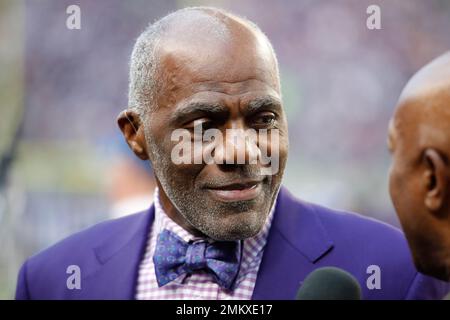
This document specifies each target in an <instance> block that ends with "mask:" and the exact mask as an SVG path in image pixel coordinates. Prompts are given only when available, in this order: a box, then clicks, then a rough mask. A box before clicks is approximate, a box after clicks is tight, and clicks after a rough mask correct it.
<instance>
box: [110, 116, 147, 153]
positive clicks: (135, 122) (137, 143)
mask: <svg viewBox="0 0 450 320" xmlns="http://www.w3.org/2000/svg"><path fill="white" fill-rule="evenodd" d="M117 124H118V125H119V128H120V130H121V131H122V133H123V136H124V137H125V140H126V141H127V143H128V146H129V147H130V148H131V150H133V152H134V154H135V155H137V156H138V157H139V158H140V159H141V160H148V153H147V145H146V141H145V134H144V127H143V125H142V122H141V119H140V116H139V114H137V113H136V112H134V111H131V110H124V111H122V112H121V113H120V114H119V116H118V117H117Z"/></svg>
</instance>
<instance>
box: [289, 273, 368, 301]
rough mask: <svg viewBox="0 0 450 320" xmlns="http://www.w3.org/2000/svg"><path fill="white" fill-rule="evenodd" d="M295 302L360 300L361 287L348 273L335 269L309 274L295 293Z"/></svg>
mask: <svg viewBox="0 0 450 320" xmlns="http://www.w3.org/2000/svg"><path fill="white" fill-rule="evenodd" d="M296 299H297V300H361V287H360V286H359V283H358V280H356V279H355V277H353V276H352V275H351V274H350V273H348V272H347V271H344V270H342V269H339V268H335V267H324V268H319V269H316V270H314V271H313V272H311V273H310V274H309V275H308V276H307V277H306V278H305V280H304V281H303V284H302V286H301V287H300V289H299V290H298V292H297V296H296Z"/></svg>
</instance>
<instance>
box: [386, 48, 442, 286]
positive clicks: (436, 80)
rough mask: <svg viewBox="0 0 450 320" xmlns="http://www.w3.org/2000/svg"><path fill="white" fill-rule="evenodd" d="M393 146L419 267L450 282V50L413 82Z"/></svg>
mask: <svg viewBox="0 0 450 320" xmlns="http://www.w3.org/2000/svg"><path fill="white" fill-rule="evenodd" d="M388 144H389V148H390V150H391V152H392V154H393V163H392V166H391V172H390V193H391V197H392V201H393V203H394V206H395V208H396V211H397V214H398V216H399V219H400V222H401V224H402V227H403V229H404V231H405V234H406V237H407V239H408V242H409V244H410V246H411V249H412V252H413V256H414V260H415V262H416V265H417V267H418V268H419V270H421V271H423V272H424V273H427V274H431V275H434V276H436V277H439V278H441V279H444V280H450V162H449V159H450V52H449V53H446V54H444V55H442V56H440V57H439V58H437V59H435V60H433V61H432V62H430V63H429V64H428V65H426V66H425V67H423V68H422V69H421V70H420V71H419V72H417V73H416V74H415V75H414V76H413V77H412V78H411V80H410V81H409V82H408V84H407V85H406V87H405V89H404V90H403V92H402V94H401V95H400V98H399V101H398V104H397V108H396V110H395V114H394V117H393V119H392V120H391V123H390V126H389V138H388Z"/></svg>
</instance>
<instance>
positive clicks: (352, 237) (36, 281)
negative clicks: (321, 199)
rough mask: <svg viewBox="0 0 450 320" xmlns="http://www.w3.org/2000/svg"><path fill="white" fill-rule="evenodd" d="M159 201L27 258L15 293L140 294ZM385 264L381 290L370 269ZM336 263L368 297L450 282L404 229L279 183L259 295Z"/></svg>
mask: <svg viewBox="0 0 450 320" xmlns="http://www.w3.org/2000/svg"><path fill="white" fill-rule="evenodd" d="M153 218H154V208H153V207H152V208H150V210H149V211H147V212H142V213H138V214H134V215H131V216H127V217H124V218H121V219H117V220H110V221H106V222H103V223H100V224H98V225H96V226H94V227H91V228H89V229H87V230H85V231H82V232H79V233H77V234H74V235H72V236H70V237H68V238H66V239H65V240H63V241H61V242H59V243H57V244H56V245H54V246H52V247H50V248H49V249H46V250H44V251H43V252H41V253H38V254H36V255H35V256H33V257H31V258H29V259H28V260H27V261H26V262H25V263H24V264H23V266H22V268H21V270H20V272H19V278H18V284H17V291H16V299H134V297H135V293H136V283H137V277H138V268H139V264H140V262H141V259H142V257H143V254H144V252H145V248H146V243H147V237H148V234H149V228H150V226H151V224H152V223H153ZM70 265H77V266H79V267H80V270H81V289H72V290H69V289H68V288H67V284H66V282H67V278H68V277H69V276H70V274H67V273H66V270H67V267H68V266H70ZM370 265H377V266H379V267H380V271H381V273H380V275H381V277H380V280H381V281H380V283H381V288H380V289H369V288H368V286H367V284H366V282H367V279H368V278H369V277H370V274H368V273H367V268H368V267H369V266H370ZM323 266H336V267H339V268H342V269H344V270H347V271H348V272H350V273H351V274H353V275H354V276H355V277H356V279H358V281H359V283H360V285H361V288H362V294H363V298H364V299H441V298H442V297H443V296H444V295H445V294H446V293H447V292H448V291H449V286H448V284H446V283H444V282H441V281H438V280H435V279H432V278H429V277H426V276H424V275H422V274H420V273H418V272H417V271H416V269H415V268H414V266H413V263H412V260H411V256H410V253H409V250H408V247H407V244H406V241H405V239H404V237H403V235H402V233H401V232H400V231H399V230H397V229H395V228H393V227H391V226H388V225H386V224H384V223H380V222H377V221H375V220H372V219H368V218H364V217H362V216H359V215H357V214H353V213H347V212H342V211H335V210H331V209H328V208H324V207H320V206H317V205H314V204H310V203H306V202H303V201H300V200H297V199H296V198H294V197H293V196H292V195H291V194H290V193H289V192H288V191H287V190H286V189H284V188H282V189H281V190H280V193H279V196H278V200H277V205H276V211H275V216H274V220H273V223H272V227H271V229H270V233H269V236H268V241H267V246H266V248H265V251H264V255H263V259H262V262H261V266H260V269H259V272H258V276H257V280H256V285H255V289H254V292H253V297H252V298H253V299H294V298H295V295H296V292H297V290H298V288H299V286H300V285H301V284H302V281H303V279H304V278H305V277H306V276H307V275H308V274H309V273H310V272H311V271H313V270H314V269H316V268H319V267H323Z"/></svg>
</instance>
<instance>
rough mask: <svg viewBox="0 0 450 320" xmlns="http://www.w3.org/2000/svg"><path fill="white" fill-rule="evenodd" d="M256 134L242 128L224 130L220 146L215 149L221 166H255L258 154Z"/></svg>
mask: <svg viewBox="0 0 450 320" xmlns="http://www.w3.org/2000/svg"><path fill="white" fill-rule="evenodd" d="M256 138H257V137H256V134H255V133H254V132H253V131H252V130H249V129H247V130H246V129H245V128H242V127H238V128H236V127H234V128H228V129H226V130H225V133H224V139H223V143H222V145H221V146H219V147H218V148H217V149H216V152H217V153H218V155H217V156H218V159H221V160H222V163H223V164H233V165H244V164H256V160H257V157H258V154H259V149H258V146H257V140H256Z"/></svg>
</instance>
